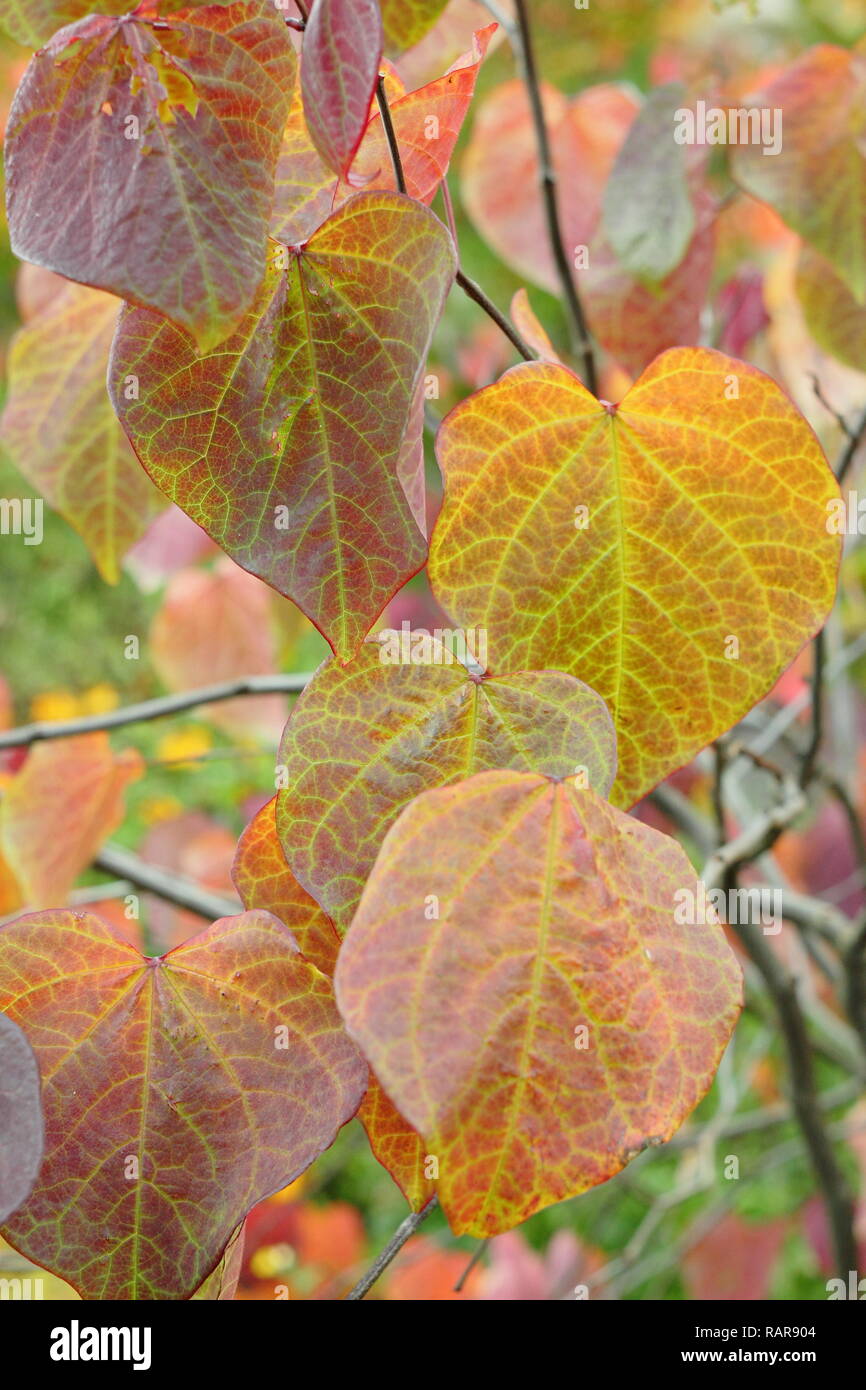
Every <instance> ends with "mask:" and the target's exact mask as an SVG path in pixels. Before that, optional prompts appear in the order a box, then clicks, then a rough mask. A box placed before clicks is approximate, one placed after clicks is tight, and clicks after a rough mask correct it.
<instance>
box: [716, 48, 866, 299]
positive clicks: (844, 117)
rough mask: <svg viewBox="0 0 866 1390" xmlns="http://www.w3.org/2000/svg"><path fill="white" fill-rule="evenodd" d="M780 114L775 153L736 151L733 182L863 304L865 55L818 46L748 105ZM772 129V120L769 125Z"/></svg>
mask: <svg viewBox="0 0 866 1390" xmlns="http://www.w3.org/2000/svg"><path fill="white" fill-rule="evenodd" d="M747 104H748V106H750V107H757V108H763V109H768V110H769V111H770V112H773V111H776V110H781V111H782V112H783V118H784V125H783V126H782V129H781V148H780V149H779V150H778V152H777V153H774V154H772V155H767V154H765V152H764V148H763V146H762V145H761V144H760V143H745V144H739V145H736V146H735V147H734V148H733V150H732V152H731V169H732V173H733V175H734V178H735V179H736V180H737V182H738V183H739V184H740V186H741V187H742V188H745V190H746V191H747V192H748V193H752V194H753V195H754V196H755V197H756V198H761V199H762V200H763V201H764V202H765V203H769V204H770V206H771V207H773V208H775V209H776V211H777V212H778V213H779V215H780V217H782V218H783V219H784V221H785V222H787V224H788V226H789V227H793V229H794V231H795V232H799V233H800V235H801V236H802V237H804V238H805V239H806V241H808V242H809V243H810V245H812V246H813V247H814V248H815V250H816V251H818V252H819V253H820V254H821V255H822V256H824V258H825V259H826V260H828V261H829V262H830V264H831V266H833V267H834V269H835V270H836V272H837V273H838V274H839V275H840V276H841V277H842V279H843V280H844V282H845V283H846V285H847V286H848V288H849V289H850V291H851V293H852V294H853V295H854V298H855V299H856V300H857V302H858V303H860V304H863V303H864V302H866V143H864V137H866V115H864V112H866V53H864V52H860V53H857V52H855V53H848V52H847V51H846V50H845V49H843V48H834V47H832V46H831V45H830V44H819V45H818V47H817V48H813V49H810V50H809V51H808V53H805V54H803V55H802V56H801V57H800V58H798V59H797V60H796V61H795V62H793V63H792V64H791V65H790V66H789V67H788V68H786V69H784V70H783V71H782V72H781V73H779V75H778V76H777V77H776V78H774V79H773V81H772V82H770V83H769V84H768V86H766V87H765V88H764V89H763V91H761V92H758V93H757V94H756V95H755V96H753V97H752V98H751V100H750V101H749V102H748V103H747ZM776 119H777V121H778V118H776Z"/></svg>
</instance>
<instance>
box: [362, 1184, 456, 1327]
mask: <svg viewBox="0 0 866 1390" xmlns="http://www.w3.org/2000/svg"><path fill="white" fill-rule="evenodd" d="M438 1205H439V1199H438V1198H437V1197H436V1196H435V1195H434V1196H433V1197H431V1198H430V1201H429V1202H428V1203H427V1205H426V1206H424V1207H422V1208H421V1210H420V1211H412V1212H410V1213H409V1215H408V1216H407V1217H406V1219H405V1221H402V1222H401V1223H400V1225H399V1226H398V1227H397V1230H396V1231H395V1232H394V1234H393V1236H392V1237H391V1239H390V1240H389V1241H388V1244H387V1245H386V1246H385V1249H384V1250H383V1251H382V1253H381V1255H379V1257H378V1259H376V1260H374V1261H373V1263H372V1265H371V1266H370V1268H369V1269H368V1270H367V1273H366V1274H365V1275H364V1276H363V1278H362V1279H359V1280H358V1282H357V1284H356V1285H355V1287H354V1288H353V1289H352V1290H351V1291H350V1292H349V1293H347V1294H346V1302H347V1303H357V1302H358V1301H359V1300H360V1299H362V1298H364V1297H365V1296H366V1295H367V1294H368V1293H369V1292H370V1289H371V1288H372V1287H373V1285H374V1284H375V1282H376V1280H377V1279H378V1278H379V1277H380V1275H382V1274H384V1272H385V1270H386V1269H387V1268H388V1266H389V1264H390V1263H391V1261H392V1260H393V1259H394V1258H395V1256H397V1255H399V1253H400V1251H401V1250H402V1249H403V1246H404V1245H405V1244H406V1241H407V1240H409V1238H410V1236H413V1235H414V1234H415V1232H416V1231H417V1229H418V1227H419V1226H420V1225H421V1224H422V1222H424V1221H426V1220H427V1217H428V1216H429V1215H430V1213H431V1212H432V1211H433V1210H434V1209H435V1208H436V1207H437V1206H438Z"/></svg>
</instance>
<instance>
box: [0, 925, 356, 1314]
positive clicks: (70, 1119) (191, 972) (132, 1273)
mask: <svg viewBox="0 0 866 1390" xmlns="http://www.w3.org/2000/svg"><path fill="white" fill-rule="evenodd" d="M0 943H2V952H0V1007H3V1008H5V1010H6V1011H7V1013H8V1014H9V1016H10V1017H11V1018H13V1019H14V1020H15V1021H16V1022H18V1023H19V1024H21V1025H22V1026H24V1027H25V1028H26V1030H27V1035H28V1037H29V1038H30V1041H31V1043H32V1045H33V1049H34V1051H35V1053H36V1056H37V1058H38V1060H39V1064H40V1067H41V1070H42V1075H43V1082H44V1092H43V1102H44V1107H45V1123H46V1139H47V1142H46V1158H45V1162H44V1164H43V1167H42V1171H41V1174H40V1178H39V1181H38V1182H37V1184H36V1187H35V1188H34V1191H33V1194H32V1196H31V1197H30V1198H29V1200H28V1201H27V1202H26V1203H25V1205H24V1206H23V1207H22V1208H21V1209H20V1210H19V1211H18V1212H17V1213H16V1215H15V1216H14V1217H13V1219H12V1221H11V1222H10V1223H8V1224H7V1226H6V1227H5V1228H4V1235H5V1236H6V1238H7V1239H8V1240H9V1241H10V1242H11V1243H12V1244H13V1245H14V1246H15V1247H16V1249H18V1250H20V1251H21V1252H22V1254H24V1255H26V1256H27V1257H28V1259H33V1260H35V1261H37V1263H39V1264H43V1265H45V1266H46V1267H47V1268H49V1269H51V1270H53V1271H55V1272H57V1273H59V1274H61V1275H62V1276H63V1278H65V1279H67V1280H68V1281H69V1282H70V1283H73V1284H74V1285H75V1287H76V1288H77V1289H78V1290H79V1292H80V1293H81V1294H82V1296H83V1297H85V1298H94V1299H104V1298H125V1299H159V1300H165V1299H180V1298H189V1297H190V1295H191V1294H192V1293H194V1291H195V1290H196V1289H197V1288H198V1287H199V1285H200V1284H201V1283H202V1281H203V1280H204V1279H205V1278H206V1277H207V1276H208V1274H210V1273H211V1271H212V1270H213V1269H214V1268H215V1266H216V1264H217V1263H218V1261H219V1259H220V1258H221V1256H222V1253H223V1251H224V1249H225V1247H226V1244H227V1242H228V1240H229V1238H230V1236H231V1235H232V1233H233V1231H234V1230H235V1229H236V1227H237V1226H238V1224H239V1223H240V1221H241V1220H242V1218H243V1217H244V1216H245V1214H246V1213H247V1212H248V1211H249V1209H250V1208H251V1207H252V1206H253V1205H254V1203H256V1202H258V1201H261V1200H262V1199H263V1198H264V1197H266V1196H268V1195H269V1194H270V1193H271V1192H275V1191H277V1190H279V1189H280V1188H282V1187H285V1186H286V1185H287V1184H288V1183H290V1182H292V1181H293V1180H294V1179H295V1178H296V1177H297V1176H298V1175H299V1174H300V1173H302V1172H303V1171H304V1169H305V1168H307V1167H308V1166H309V1165H310V1163H312V1161H313V1159H314V1158H316V1157H317V1156H318V1155H319V1154H320V1153H321V1152H322V1151H323V1150H324V1149H326V1148H328V1147H329V1145H330V1144H331V1143H332V1142H333V1140H334V1136H335V1134H336V1132H337V1130H338V1129H339V1128H340V1126H341V1125H343V1124H345V1122H346V1121H347V1120H348V1119H350V1118H351V1116H352V1115H353V1114H354V1112H355V1111H356V1109H357V1107H358V1103H359V1101H360V1099H361V1096H362V1094H363V1092H364V1089H365V1087H366V1084H367V1067H366V1064H365V1063H364V1061H363V1059H362V1058H361V1057H360V1056H359V1055H358V1052H357V1050H356V1049H355V1048H354V1047H353V1045H352V1044H351V1043H350V1042H349V1039H348V1038H347V1037H346V1034H345V1031H344V1030H343V1027H342V1025H341V1023H340V1019H339V1016H338V1014H337V1011H336V1009H335V1007H334V1003H333V997H332V993H331V985H330V982H329V981H327V980H326V979H325V978H324V976H323V975H321V973H320V972H319V971H318V970H316V969H315V967H314V966H312V965H311V964H310V963H309V962H308V961H306V960H304V958H303V957H302V956H301V955H300V954H299V952H298V950H297V947H296V945H295V943H294V940H293V938H292V935H291V933H290V932H289V930H288V929H287V928H286V927H284V926H283V924H282V923H281V922H278V921H277V920H276V918H275V917H272V916H271V915H270V914H269V913H266V912H248V913H244V914H243V915H242V916H239V917H232V918H225V919H223V920H221V921H219V922H215V923H214V925H213V926H212V927H209V928H208V929H207V930H206V931H204V932H202V933H201V935H200V936H197V937H195V938H194V939H193V940H191V941H188V942H186V943H185V944H184V945H183V946H180V947H178V948H177V950H175V951H172V952H170V954H169V955H167V956H164V957H161V958H157V957H154V958H152V959H150V960H147V959H145V958H143V957H142V956H141V955H139V953H138V951H136V950H135V949H134V948H133V947H132V946H130V945H129V944H128V943H127V942H125V941H123V940H122V939H121V938H120V937H119V936H118V935H117V933H116V932H114V930H113V929H112V928H110V927H108V926H107V925H106V924H105V923H104V922H102V921H100V919H99V918H98V917H93V916H85V915H84V914H82V913H72V912H54V913H49V912H44V913H36V914H33V915H31V916H26V917H20V918H18V919H17V920H16V921H15V922H12V923H9V924H8V925H7V926H5V927H3V928H0ZM282 1029H285V1030H286V1031H285V1034H282V1035H281V1032H280V1030H282ZM281 1038H282V1039H283V1040H284V1041H285V1042H286V1043H287V1045H286V1046H283V1045H281ZM312 1098H314V1100H315V1103H314V1104H311V1099H312ZM97 1139H98V1142H97ZM133 1160H134V1161H133ZM215 1194H216V1195H215Z"/></svg>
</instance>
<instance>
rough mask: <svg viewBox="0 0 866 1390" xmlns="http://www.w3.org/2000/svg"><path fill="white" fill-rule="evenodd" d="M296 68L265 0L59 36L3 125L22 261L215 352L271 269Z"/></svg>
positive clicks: (83, 26)
mask: <svg viewBox="0 0 866 1390" xmlns="http://www.w3.org/2000/svg"><path fill="white" fill-rule="evenodd" d="M296 67H297V62H296V58H295V54H294V49H293V48H292V45H291V42H290V40H289V38H288V33H287V30H286V26H285V24H284V23H283V21H282V19H281V18H280V17H279V15H278V14H277V12H276V11H275V9H274V7H273V5H272V4H270V3H269V0H244V3H237V4H233V5H229V6H226V7H224V8H220V7H219V6H213V7H208V8H204V9H192V10H189V11H187V12H186V13H184V14H183V15H181V16H178V17H177V18H174V17H171V16H169V17H168V18H165V19H160V20H158V21H156V20H154V19H153V18H152V16H148V14H146V13H139V12H136V13H134V14H125V15H124V16H123V17H122V18H120V19H116V18H109V17H106V16H104V15H97V16H92V17H91V18H89V19H84V20H81V21H80V23H78V24H77V25H74V26H70V27H69V28H66V29H63V30H62V31H61V32H60V33H59V34H58V35H56V36H55V38H53V39H52V40H51V42H50V43H48V44H47V45H46V46H45V48H43V49H41V50H40V52H39V53H37V54H36V55H35V57H34V58H33V59H32V61H31V63H30V65H29V67H28V69H27V71H26V73H25V74H24V77H23V78H22V81H21V84H20V86H19V88H18V91H17V92H16V94H15V100H14V102H13V106H12V112H11V114H10V117H9V131H8V135H7V139H6V159H7V166H6V167H7V193H8V210H9V230H10V234H11V238H12V249H13V250H14V252H15V254H16V255H17V256H20V257H21V259H22V260H26V261H33V262H35V263H36V264H37V265H43V266H47V267H48V268H49V269H50V270H56V271H59V272H60V274H62V275H67V276H69V278H70V279H72V280H80V281H83V282H84V283H85V284H88V285H94V286H96V287H98V288H100V289H105V290H110V291H111V292H112V293H114V294H117V295H119V296H120V297H121V298H123V299H128V300H131V301H133V302H135V303H138V304H146V305H150V306H152V307H154V308H156V309H158V310H160V312H162V313H164V314H167V315H168V316H169V318H172V319H174V321H175V322H177V323H179V324H181V325H183V326H184V328H186V329H188V330H189V331H190V333H192V334H193V336H194V338H195V339H196V341H197V343H198V346H199V347H200V348H202V349H206V348H209V347H213V346H215V345H216V344H217V343H218V342H220V341H221V340H222V339H223V338H225V337H226V336H227V335H228V334H229V333H230V332H231V331H232V330H233V329H235V328H236V327H237V326H238V324H239V323H240V321H241V319H242V318H243V316H244V314H245V313H246V311H247V310H248V308H249V305H250V303H251V301H252V298H253V295H254V293H255V291H256V288H257V286H258V285H259V283H260V282H261V279H262V276H263V274H264V271H265V250H266V237H267V229H268V219H269V216H270V211H271V203H272V200H273V181H274V173H275V170H276V164H277V158H278V156H279V151H280V137H281V135H282V132H283V125H284V123H285V120H286V116H287V114H288V109H289V102H290V99H291V93H292V86H293V84H294V81H295V74H296Z"/></svg>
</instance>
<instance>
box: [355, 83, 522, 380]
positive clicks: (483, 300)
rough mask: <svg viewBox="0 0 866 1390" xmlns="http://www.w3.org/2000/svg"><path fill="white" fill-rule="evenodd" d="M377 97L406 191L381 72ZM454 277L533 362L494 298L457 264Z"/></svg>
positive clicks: (396, 174)
mask: <svg viewBox="0 0 866 1390" xmlns="http://www.w3.org/2000/svg"><path fill="white" fill-rule="evenodd" d="M376 100H377V102H378V103H379V111H380V113H381V116H382V128H383V129H384V131H385V139H386V140H387V141H388V149H389V151H390V154H391V164H392V165H393V168H394V180H395V182H396V184H397V187H398V189H399V190H400V192H401V193H405V192H406V175H405V174H404V172H403V161H402V159H401V157H400V147H399V144H398V143H397V132H396V131H395V129H394V122H393V121H392V119H391V108H390V107H389V105H388V97H387V94H386V92H385V78H384V75H383V74H382V73H380V74H379V80H378V81H377V83H376ZM441 188H442V193H443V197H444V198H445V200H446V212H449V211H450V196H449V194H448V189H447V185H446V183H445V180H444V179H443V180H442V184H441ZM449 223H450V226H451V235H452V238H453V240H454V247H455V250H456V249H457V237H456V235H455V228H454V219H453V215H451V216H449ZM455 280H456V283H457V284H458V285H459V286H460V288H461V290H463V292H464V293H465V294H467V295H468V296H469V298H470V299H472V300H474V302H475V303H476V304H477V305H478V306H479V307H480V308H481V309H483V310H484V312H485V314H487V315H488V317H489V318H491V319H492V320H493V322H494V323H495V324H496V326H497V327H498V328H501V329H502V332H503V333H504V334H505V336H506V338H508V340H509V342H511V343H513V345H514V346H515V347H516V348H517V351H518V352H519V353H520V356H521V357H522V358H523V360H524V361H525V362H534V361H535V360H536V354H535V353H534V352H533V351H532V348H531V347H530V346H529V344H528V343H527V342H526V341H525V340H524V338H523V337H522V335H521V334H520V333H518V331H517V329H516V328H515V327H514V326H513V324H511V323H509V321H508V319H507V318H506V317H505V315H504V314H502V313H500V311H499V310H498V309H497V307H496V305H495V304H494V303H493V301H492V300H491V299H488V297H487V295H486V294H485V293H484V291H483V290H482V288H481V286H480V285H477V284H476V283H475V281H474V280H470V278H469V276H468V275H466V274H465V273H464V271H463V270H461V269H460V267H459V265H458V267H457V274H456V277H455Z"/></svg>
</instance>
